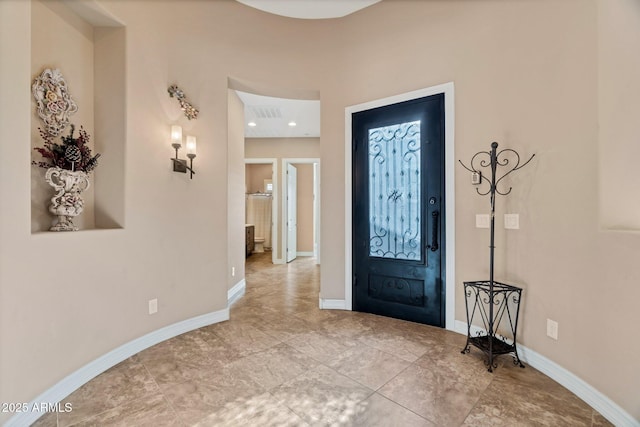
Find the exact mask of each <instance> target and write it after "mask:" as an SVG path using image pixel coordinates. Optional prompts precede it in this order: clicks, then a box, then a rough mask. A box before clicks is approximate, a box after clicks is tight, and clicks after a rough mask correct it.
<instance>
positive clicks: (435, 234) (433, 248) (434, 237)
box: [427, 211, 440, 252]
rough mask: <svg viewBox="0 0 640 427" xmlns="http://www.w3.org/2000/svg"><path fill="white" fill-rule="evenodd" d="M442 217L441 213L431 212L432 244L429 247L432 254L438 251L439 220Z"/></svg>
mask: <svg viewBox="0 0 640 427" xmlns="http://www.w3.org/2000/svg"><path fill="white" fill-rule="evenodd" d="M439 217H440V211H433V212H431V218H432V219H433V221H432V222H431V244H430V245H428V246H427V247H428V248H429V249H431V252H435V251H437V250H438V218H439Z"/></svg>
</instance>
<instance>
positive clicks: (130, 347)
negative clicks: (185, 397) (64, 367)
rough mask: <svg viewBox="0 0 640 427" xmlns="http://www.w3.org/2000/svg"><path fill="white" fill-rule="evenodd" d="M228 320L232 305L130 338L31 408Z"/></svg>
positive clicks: (19, 421) (27, 415)
mask: <svg viewBox="0 0 640 427" xmlns="http://www.w3.org/2000/svg"><path fill="white" fill-rule="evenodd" d="M225 320H229V309H228V308H225V309H223V310H219V311H214V312H211V313H207V314H203V315H201V316H196V317H192V318H191V319H187V320H183V321H181V322H178V323H174V324H173V325H169V326H165V327H164V328H160V329H158V330H155V331H153V332H150V333H148V334H146V335H143V336H141V337H139V338H136V339H134V340H133V341H129V342H128V343H126V344H123V345H121V346H120V347H118V348H116V349H114V350H111V351H110V352H108V353H106V354H104V355H102V356H100V357H99V358H97V359H95V360H94V361H92V362H89V363H87V364H86V365H84V366H83V367H82V368H80V369H78V370H77V371H75V372H73V373H71V374H69V375H68V376H66V377H65V378H63V379H62V380H60V381H59V382H58V383H57V384H55V385H54V386H53V387H51V388H50V389H48V390H46V391H45V392H44V393H42V394H41V395H40V396H38V397H36V398H35V399H34V400H32V401H31V402H30V403H29V408H33V407H34V405H37V407H39V406H40V404H41V403H50V404H52V405H55V404H56V403H58V402H60V401H61V400H62V399H64V398H65V397H67V396H69V395H70V394H71V393H73V392H74V391H76V390H77V389H78V388H80V387H81V386H82V385H84V384H86V383H87V382H89V381H90V380H92V379H93V378H95V377H96V376H98V375H99V374H101V373H103V372H104V371H106V370H107V369H109V368H111V367H113V366H115V365H117V364H118V363H120V362H122V361H123V360H125V359H127V358H129V357H131V356H133V355H134V354H136V353H139V352H141V351H142V350H145V349H147V348H149V347H151V346H154V345H156V344H158V343H160V342H162V341H165V340H168V339H169V338H173V337H175V336H178V335H180V334H184V333H185V332H189V331H192V330H194V329H198V328H202V327H203V326H208V325H212V324H214V323H219V322H223V321H225ZM42 415H43V413H42V412H21V413H18V414H16V415H14V416H13V417H12V418H10V419H9V421H7V423H6V424H5V427H13V426H16V427H22V426H28V425H31V424H32V423H34V422H35V421H36V420H37V419H38V418H40V417H41V416H42Z"/></svg>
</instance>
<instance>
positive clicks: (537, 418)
mask: <svg viewBox="0 0 640 427" xmlns="http://www.w3.org/2000/svg"><path fill="white" fill-rule="evenodd" d="M512 369H513V370H514V372H518V371H516V370H519V369H521V368H517V367H514V368H512ZM525 369H527V368H525ZM518 375H519V376H522V375H523V374H522V373H518ZM536 376H537V375H536ZM539 380H540V381H544V378H540V379H539ZM545 382H546V383H548V387H544V388H542V387H540V388H533V387H530V386H529V385H526V383H523V382H516V381H513V380H511V379H507V378H505V377H498V376H496V378H495V379H494V381H493V382H492V383H491V384H490V386H489V387H487V389H486V393H485V394H484V395H483V396H482V398H481V399H480V400H479V401H478V404H477V405H476V407H475V408H474V409H473V411H471V413H470V414H469V417H468V418H467V424H468V425H473V424H474V422H478V423H480V422H481V421H483V420H490V421H493V422H494V423H496V424H499V425H510V424H511V423H513V422H516V421H517V420H526V423H527V425H549V426H556V425H571V426H585V427H588V426H591V424H592V418H593V409H592V408H591V407H589V406H588V405H587V404H586V403H584V402H583V401H582V400H580V399H579V398H577V397H576V396H575V395H573V394H572V393H570V392H569V391H568V390H566V389H564V388H563V387H562V386H560V385H559V384H557V383H556V384H553V383H554V382H553V381H551V380H550V379H548V378H547V381H545ZM498 420H499V422H498Z"/></svg>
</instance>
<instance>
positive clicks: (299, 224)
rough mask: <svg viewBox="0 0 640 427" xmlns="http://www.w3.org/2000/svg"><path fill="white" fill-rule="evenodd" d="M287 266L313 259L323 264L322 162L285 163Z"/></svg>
mask: <svg viewBox="0 0 640 427" xmlns="http://www.w3.org/2000/svg"><path fill="white" fill-rule="evenodd" d="M282 182H283V186H282V188H283V194H282V212H283V214H284V218H283V227H282V242H284V243H283V244H284V245H286V249H284V250H283V251H284V253H285V262H291V261H293V260H294V259H295V258H296V257H298V256H309V257H314V258H315V259H316V264H320V250H319V248H320V203H321V202H320V159H319V158H317V157H315V158H283V159H282Z"/></svg>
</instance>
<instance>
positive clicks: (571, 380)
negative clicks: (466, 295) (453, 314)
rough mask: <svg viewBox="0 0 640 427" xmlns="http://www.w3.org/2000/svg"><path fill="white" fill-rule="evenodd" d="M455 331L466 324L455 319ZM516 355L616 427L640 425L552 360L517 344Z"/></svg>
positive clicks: (464, 329)
mask: <svg viewBox="0 0 640 427" xmlns="http://www.w3.org/2000/svg"><path fill="white" fill-rule="evenodd" d="M479 331H482V332H484V329H482V328H479V327H477V326H475V325H472V326H471V333H472V334H475V333H476V332H479ZM455 332H458V333H460V334H463V335H467V324H466V323H465V322H462V321H460V320H456V328H455ZM518 356H520V359H522V361H523V362H525V363H527V364H529V365H531V366H532V367H534V368H535V369H537V370H539V371H540V372H542V373H543V374H545V375H546V376H548V377H549V378H551V379H552V380H554V381H556V382H558V383H559V384H561V385H562V386H563V387H565V388H567V389H568V390H569V391H570V392H572V393H573V394H575V395H576V396H578V397H579V398H580V399H582V400H584V401H585V402H586V403H587V404H588V405H589V406H591V407H592V408H593V409H595V410H596V411H598V412H599V413H600V414H601V415H602V416H603V417H605V418H606V419H607V420H609V422H611V423H613V425H615V426H617V427H640V421H639V420H636V419H634V418H633V417H632V416H631V414H629V413H628V412H627V411H625V410H624V409H622V408H621V407H620V406H619V405H618V404H616V403H615V402H614V401H613V400H611V399H609V398H608V397H607V396H605V395H604V394H602V393H601V392H599V391H598V390H596V389H595V388H594V387H593V386H591V385H590V384H588V383H586V382H585V381H583V380H582V379H580V378H579V377H578V376H576V375H575V374H573V373H572V372H571V371H568V370H567V369H565V368H563V367H562V366H560V365H558V364H557V363H555V362H554V361H552V360H550V359H547V358H546V357H544V356H543V355H541V354H540V353H538V352H536V351H533V350H531V349H530V348H527V347H525V346H523V345H518Z"/></svg>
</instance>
